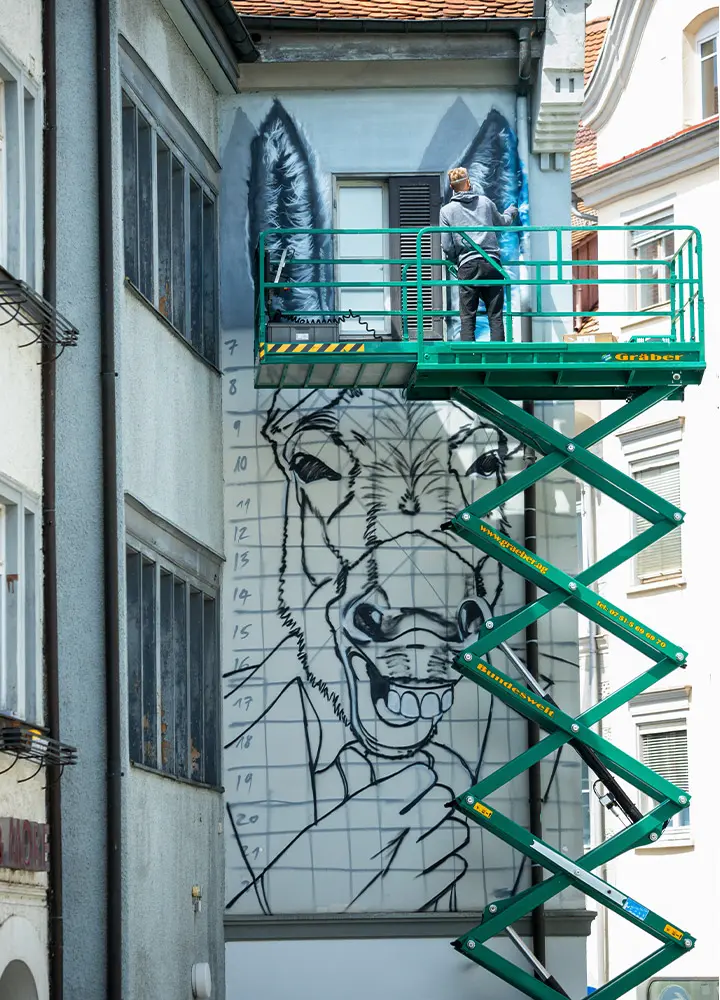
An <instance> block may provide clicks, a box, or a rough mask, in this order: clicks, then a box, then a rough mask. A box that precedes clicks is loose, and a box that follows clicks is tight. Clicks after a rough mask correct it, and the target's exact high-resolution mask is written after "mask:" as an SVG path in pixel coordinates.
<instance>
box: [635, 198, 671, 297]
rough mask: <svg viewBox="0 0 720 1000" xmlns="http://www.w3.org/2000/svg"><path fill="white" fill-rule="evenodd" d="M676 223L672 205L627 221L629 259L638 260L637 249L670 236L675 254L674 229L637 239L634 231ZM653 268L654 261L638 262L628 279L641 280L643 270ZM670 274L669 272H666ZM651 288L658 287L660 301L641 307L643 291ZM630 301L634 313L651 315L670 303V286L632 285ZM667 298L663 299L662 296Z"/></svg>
mask: <svg viewBox="0 0 720 1000" xmlns="http://www.w3.org/2000/svg"><path fill="white" fill-rule="evenodd" d="M674 222H675V212H674V206H673V205H672V204H670V205H665V206H663V207H661V208H658V209H656V210H655V211H653V213H652V215H644V216H641V217H640V218H635V219H629V220H628V221H627V227H628V259H629V260H630V259H633V260H635V259H637V258H635V257H634V252H635V250H636V249H638V248H640V247H643V246H647V244H649V243H654V242H656V241H657V240H660V239H664V238H666V237H667V236H668V235H671V236H672V237H673V253H674V252H675V249H674V242H675V240H674V235H675V231H674V230H673V229H668V230H663V231H661V230H657V231H655V232H645V233H642V234H641V235H640V236H639V237H638V238H637V239H634V238H633V230H634V229H635V228H636V227H638V226H660V225H673V224H674ZM654 259H656V260H667V259H668V258H660V257H658V258H654ZM647 267H652V260H648V261H647V262H646V263H644V264H643V263H642V261H639V260H638V263H634V264H632V265H631V266H630V268H629V273H628V277H630V278H639V277H641V275H640V273H639V272H640V270H641V268H647ZM666 273H668V274H669V272H666ZM650 287H656V288H657V289H658V301H657V302H653V303H650V304H649V305H645V306H643V305H641V295H642V291H643V289H648V288H650ZM629 294H630V299H631V303H632V307H633V311H634V312H647V313H649V314H650V315H652V313H653V312H654V311H655V310H657V309H658V308H659V307H660V306H664V305H667V304H668V303H669V302H670V286H669V285H656V286H650V285H630V287H629ZM663 295H664V296H665V298H662V296H663Z"/></svg>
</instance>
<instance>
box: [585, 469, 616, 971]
mask: <svg viewBox="0 0 720 1000" xmlns="http://www.w3.org/2000/svg"><path fill="white" fill-rule="evenodd" d="M597 501H598V495H597V490H596V489H595V488H594V487H593V486H588V485H586V484H584V485H583V489H582V506H583V511H582V513H583V521H584V523H585V527H586V529H587V532H586V533H587V539H586V541H585V545H584V546H583V547H584V549H585V559H586V565H587V566H593V565H594V564H595V563H596V562H597V560H598V548H597ZM591 589H593V590H595V591H597V584H596V583H594V584H591ZM598 631H599V630H598V627H597V625H596V624H595V622H592V621H589V620H588V677H587V687H586V699H587V704H586V705H585V710H587V709H588V708H591V707H592V706H593V705H597V703H598V702H599V701H602V657H601V654H600V652H599V650H598ZM593 729H594V731H595V732H596V733H598V735H600V729H601V726H600V723H596V725H594V726H593ZM605 835H606V825H605V808H604V806H603V805H602V803H601V802H600V800H599V799H598V797H597V796H596V795H592V794H591V795H590V836H591V846H593V847H594V846H596V845H597V844H603V843H604V842H605ZM597 874H598V875H599V876H600V878H601V879H603V880H605V881H607V877H608V869H607V865H601V866H600V868H599V870H598V873H597ZM596 919H597V923H598V930H597V935H598V936H597V958H598V987H600V986H602V985H603V984H604V983H606V982H607V981H608V968H609V960H610V956H609V953H608V933H607V932H608V920H607V908H606V907H604V906H598V907H597V917H596Z"/></svg>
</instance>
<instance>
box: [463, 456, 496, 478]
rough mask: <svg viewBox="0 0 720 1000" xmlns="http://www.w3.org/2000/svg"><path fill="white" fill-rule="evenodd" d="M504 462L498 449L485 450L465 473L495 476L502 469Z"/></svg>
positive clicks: (468, 474) (467, 474)
mask: <svg viewBox="0 0 720 1000" xmlns="http://www.w3.org/2000/svg"><path fill="white" fill-rule="evenodd" d="M501 467H502V462H501V460H500V456H499V455H498V453H497V452H496V451H484V452H483V453H482V455H480V456H479V457H478V458H476V459H475V461H474V462H473V463H472V465H471V466H470V468H469V469H468V470H467V472H466V473H465V475H466V476H494V475H495V474H496V473H497V472H499V471H500V469H501Z"/></svg>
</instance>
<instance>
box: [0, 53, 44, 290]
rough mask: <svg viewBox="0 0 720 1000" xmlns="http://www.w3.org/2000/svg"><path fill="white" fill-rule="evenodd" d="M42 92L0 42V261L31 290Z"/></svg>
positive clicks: (38, 249) (36, 257) (37, 263)
mask: <svg viewBox="0 0 720 1000" xmlns="http://www.w3.org/2000/svg"><path fill="white" fill-rule="evenodd" d="M42 111H43V109H42V92H41V88H40V87H39V86H38V83H37V82H36V81H35V79H34V78H33V77H32V76H31V75H30V74H29V73H28V72H27V71H26V70H25V69H24V68H23V67H22V66H21V65H20V64H19V63H18V62H17V61H16V60H15V59H14V58H13V56H12V55H11V54H10V53H9V52H8V51H7V49H5V48H4V47H3V46H2V45H1V44H0V265H1V266H2V267H4V268H5V270H6V271H9V272H10V274H12V276H13V277H14V278H18V279H20V280H21V281H25V282H26V283H27V284H28V285H30V286H31V287H32V288H35V289H37V288H38V287H39V282H40V280H41V278H40V276H41V273H42Z"/></svg>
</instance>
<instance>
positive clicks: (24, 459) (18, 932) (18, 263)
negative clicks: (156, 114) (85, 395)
mask: <svg viewBox="0 0 720 1000" xmlns="http://www.w3.org/2000/svg"><path fill="white" fill-rule="evenodd" d="M42 114H43V92H42V39H41V4H40V2H39V0H38V2H37V3H28V4H25V5H23V6H22V9H18V8H17V5H15V4H12V3H5V2H3V3H2V4H1V5H0V289H1V291H0V324H2V325H0V415H1V418H2V427H3V431H2V434H1V435H0V996H7V997H10V996H12V997H15V998H17V1000H47V997H48V988H49V987H48V984H49V970H48V954H47V945H48V913H47V855H48V828H47V812H46V801H45V784H46V776H47V775H46V772H45V771H44V770H43V769H41V768H38V765H37V763H35V762H33V761H31V760H28V759H26V758H25V757H24V756H23V754H22V753H21V752H20V745H21V744H22V742H23V741H24V738H25V736H26V734H27V732H28V729H29V728H30V727H32V728H33V729H35V728H37V727H40V728H42V727H43V724H44V721H45V705H44V700H43V672H42V578H43V577H42V568H43V567H42V540H41V536H42V520H43V518H42V513H43V512H42V446H41V421H40V394H41V366H40V360H41V341H40V338H39V337H38V336H37V332H38V328H37V327H33V326H31V325H30V324H31V323H32V319H33V317H32V316H31V315H29V314H28V312H27V309H26V303H27V296H26V295H25V294H24V292H23V290H22V287H21V285H20V284H19V282H25V283H26V284H27V286H29V288H30V289H32V290H33V292H35V293H36V294H37V293H38V292H40V293H41V291H42V226H41V223H42ZM20 303H22V306H21V305H20Z"/></svg>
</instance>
